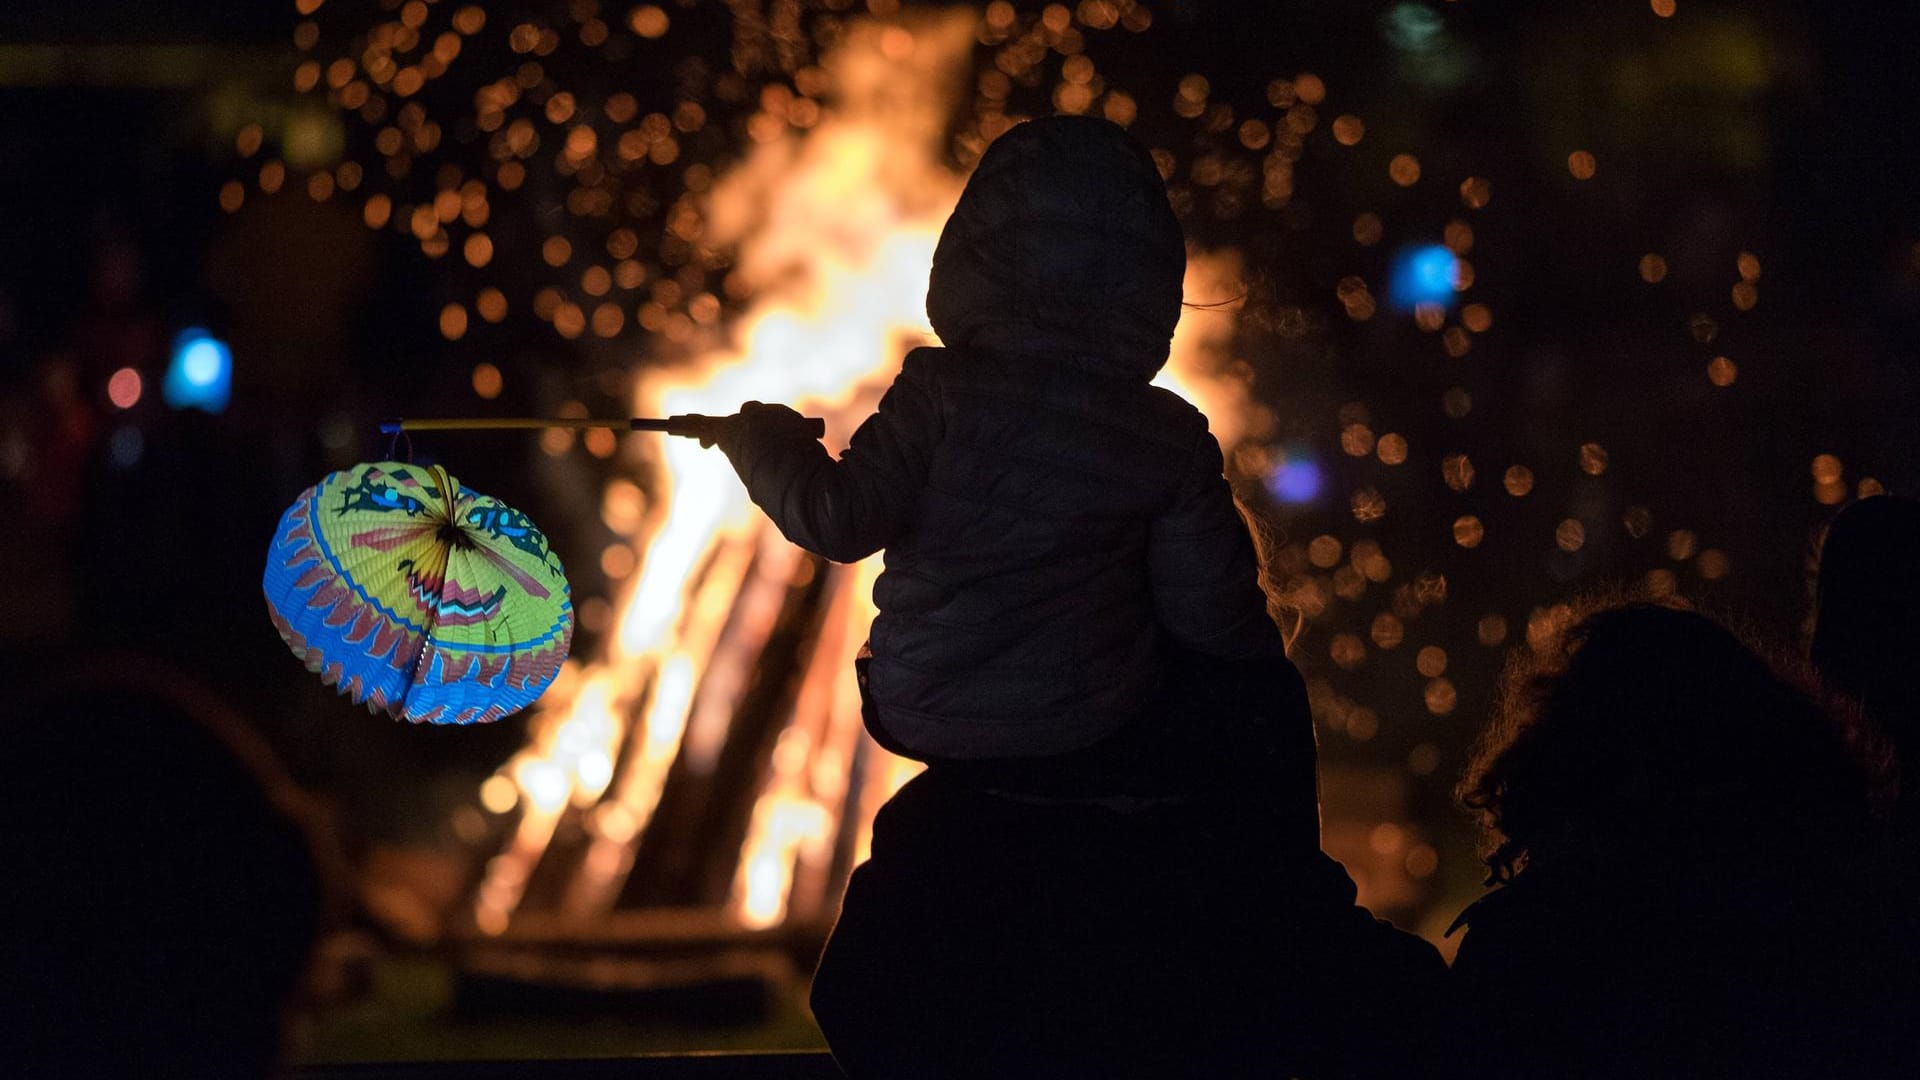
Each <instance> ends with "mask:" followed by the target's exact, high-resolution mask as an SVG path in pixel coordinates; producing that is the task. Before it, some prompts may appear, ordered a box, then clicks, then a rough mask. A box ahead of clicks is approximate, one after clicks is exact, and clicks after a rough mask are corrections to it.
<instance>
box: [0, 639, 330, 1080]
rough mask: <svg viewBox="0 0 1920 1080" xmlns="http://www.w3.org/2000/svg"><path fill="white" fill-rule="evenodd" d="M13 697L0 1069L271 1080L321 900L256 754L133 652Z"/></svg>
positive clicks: (4, 836)
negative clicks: (264, 1078)
mask: <svg viewBox="0 0 1920 1080" xmlns="http://www.w3.org/2000/svg"><path fill="white" fill-rule="evenodd" d="M7 704H8V708H7V709H6V711H5V713H4V716H0V747H5V750H4V752H3V754H4V757H3V759H4V761H5V762H6V768H5V781H4V783H0V821H4V822H5V823H6V824H5V828H4V831H0V867H4V869H0V895H4V896H5V903H4V905H0V910H4V912H5V915H4V921H3V922H0V987H3V988H4V990H3V991H0V993H3V994H4V1004H3V1005H0V1075H4V1076H8V1077H22V1078H28V1077H86V1078H93V1077H121V1076H126V1077H162V1076H164V1077H195V1078H200V1077H212V1078H224V1077H235V1078H241V1077H244V1078H258V1077H262V1076H266V1075H269V1074H270V1073H271V1072H272V1071H273V1069H274V1066H275V1063H276V1062H277V1060H278V1059H279V1056H280V1052H281V1036H282V1024H283V1014H284V1011H285V1009H286V1008H287V1005H288V1003H289V1001H290V1000H291V998H292V997H293V994H294V991H295V988H296V985H297V984H298V983H299V981H300V979H301V977H302V975H303V973H304V971H305V969H306V965H307V961H308V953H309V950H310V948H311V946H312V944H313V941H314V937H315V934H316V929H317V924H318V919H319V917H320V910H321V888H320V878H319V875H318V873H317V870H316V864H315V862H314V857H313V854H312V850H311V849H310V847H309V845H308V840H307V836H306V834H304V833H303V831H302V829H301V827H300V826H299V825H298V824H296V822H295V820H294V819H293V817H291V816H290V815H289V808H290V807H291V806H292V805H293V804H292V803H291V802H290V798H291V796H290V788H289V785H288V782H287V781H286V780H285V778H284V777H283V776H280V775H278V774H277V770H276V769H275V768H274V765H273V762H272V760H271V759H270V757H269V756H268V755H267V754H266V751H265V747H264V744H261V743H259V741H258V739H257V737H249V735H250V733H249V732H248V731H246V730H245V729H244V727H243V725H242V724H241V723H240V721H239V720H238V718H237V717H234V716H232V714H230V713H227V712H226V711H225V710H224V709H222V708H221V707H220V706H219V705H217V704H216V703H214V702H212V701H210V700H209V699H207V698H206V697H205V696H204V695H203V694H201V693H200V692H198V691H196V690H195V689H194V688H192V687H191V686H190V685H188V684H186V683H184V682H182V681H181V680H180V679H179V677H178V676H175V675H173V674H171V673H169V672H166V671H164V670H161V669H158V668H154V667H149V666H147V665H145V664H144V663H142V662H139V661H135V660H132V659H129V658H127V657H118V656H106V657H99V658H97V659H96V663H95V664H94V665H92V666H90V667H89V668H88V669H87V670H85V671H84V672H83V673H80V674H77V675H75V676H71V677H68V678H64V679H60V680H57V681H56V683H55V685H53V686H52V687H51V688H49V689H47V690H45V691H44V692H41V693H38V694H34V695H32V696H30V697H28V698H26V699H25V700H15V701H11V702H9V703H7Z"/></svg>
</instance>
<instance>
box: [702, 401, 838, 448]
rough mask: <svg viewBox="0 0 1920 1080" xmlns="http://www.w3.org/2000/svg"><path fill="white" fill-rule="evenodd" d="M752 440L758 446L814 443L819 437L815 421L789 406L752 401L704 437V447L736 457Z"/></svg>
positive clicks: (704, 434) (725, 418) (716, 425)
mask: <svg viewBox="0 0 1920 1080" xmlns="http://www.w3.org/2000/svg"><path fill="white" fill-rule="evenodd" d="M749 436H751V437H752V438H753V439H754V440H755V441H758V442H767V443H773V442H788V441H806V442H812V441H813V440H814V439H816V438H817V437H818V435H817V434H816V432H815V423H814V421H811V420H808V419H807V418H806V417H804V416H801V415H800V414H799V413H797V412H794V411H793V410H792V409H789V408H787V407H786V406H785V405H763V404H761V403H760V402H758V401H749V402H747V403H746V404H745V405H742V406H740V411H739V412H738V413H736V414H734V415H733V416H726V417H722V418H720V419H719V420H717V421H715V423H714V424H713V427H712V428H711V429H709V430H708V431H706V432H703V433H702V434H701V435H700V445H701V446H716V445H717V446H719V447H720V449H721V450H722V451H724V452H726V453H727V454H732V453H733V452H734V450H735V449H736V448H737V447H739V445H740V444H741V443H742V442H744V441H746V439H747V438H748V437H749Z"/></svg>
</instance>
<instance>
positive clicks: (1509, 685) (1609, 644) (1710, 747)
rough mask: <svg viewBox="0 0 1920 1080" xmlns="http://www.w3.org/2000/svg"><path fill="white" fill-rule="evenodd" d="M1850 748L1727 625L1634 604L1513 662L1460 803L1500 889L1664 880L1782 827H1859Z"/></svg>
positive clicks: (1860, 785)
mask: <svg viewBox="0 0 1920 1080" xmlns="http://www.w3.org/2000/svg"><path fill="white" fill-rule="evenodd" d="M1852 745H1853V744H1852V740H1851V736H1850V733H1849V731H1848V730H1847V729H1846V728H1845V727H1844V726H1843V722H1842V721H1837V720H1836V719H1834V718H1833V717H1832V716H1830V715H1829V714H1828V713H1827V712H1826V711H1824V710H1823V709H1822V708H1821V707H1820V706H1819V705H1818V704H1816V702H1815V701H1814V699H1813V698H1812V697H1811V696H1809V694H1808V693H1807V692H1806V691H1805V690H1804V689H1802V688H1801V686H1799V685H1798V684H1797V683H1796V681H1794V680H1792V679H1790V678H1787V677H1784V676H1783V675H1781V674H1780V673H1777V672H1776V671H1775V669H1774V668H1773V667H1772V666H1771V665H1769V663H1768V662H1767V661H1766V660H1765V659H1763V658H1762V657H1761V656H1760V655H1759V654H1758V653H1756V652H1755V651H1754V650H1753V649H1751V648H1749V647H1748V646H1747V645H1746V644H1744V643H1743V642H1741V640H1740V639H1739V638H1738V637H1736V636H1735V635H1734V634H1733V633H1732V632H1730V631H1729V630H1727V629H1726V628H1725V627H1723V626H1721V625H1720V624H1719V623H1716V622H1714V621H1713V620H1712V619H1709V618H1707V617H1706V616H1704V615H1700V614H1697V613H1695V612H1692V611H1686V610H1681V609H1678V608H1675V607H1668V606H1662V605H1657V604H1651V603H1631V604H1625V605H1621V606H1614V607H1606V608H1602V609H1600V610H1597V611H1593V612H1592V613H1591V614H1587V615H1585V617H1583V618H1580V619H1578V620H1577V621H1576V622H1575V624H1574V625H1573V627H1572V628H1571V629H1570V630H1569V631H1568V632H1567V633H1566V634H1565V635H1564V636H1563V637H1562V638H1561V639H1560V640H1559V641H1557V642H1556V643H1554V644H1553V645H1551V646H1550V647H1549V648H1547V649H1546V650H1544V651H1541V652H1533V651H1530V650H1523V651H1516V653H1515V654H1514V656H1513V658H1512V659H1511V660H1510V661H1509V663H1508V667H1507V670H1506V672H1505V674H1504V676H1503V686H1502V693H1501V700H1500V703H1499V705H1498V707H1497V708H1496V711H1495V715H1494V719H1493V722H1492V724H1491V725H1490V727H1489V728H1488V730H1487V732H1486V733H1485V735H1484V736H1483V737H1482V739H1481V743H1480V745H1479V747H1478V749H1477V751H1476V753H1475V756H1474V760H1473V762H1472V764H1471V765H1470V767H1469V769H1468V772H1467V775H1466V777H1465V779H1464V780H1463V781H1462V782H1461V801H1462V802H1463V803H1465V804H1466V806H1468V807H1469V808H1470V809H1473V810H1475V811H1477V812H1478V814H1479V816H1480V818H1481V823H1482V825H1483V827H1484V828H1485V829H1486V830H1487V832H1488V834H1489V839H1490V841H1491V842H1492V843H1491V851H1490V854H1489V855H1488V858H1487V863H1488V866H1489V867H1490V868H1491V870H1492V877H1493V879H1494V880H1501V881H1504V880H1507V879H1509V878H1511V877H1512V876H1513V874H1514V873H1516V872H1517V871H1519V870H1521V869H1523V868H1524V867H1526V866H1528V865H1533V864H1545V863H1548V862H1550V861H1559V860H1566V861H1570V862H1586V863H1599V864H1603V865H1605V866H1607V867H1609V868H1613V869H1617V870H1618V871H1619V872H1621V873H1625V874H1636V873H1645V874H1647V875H1649V876H1658V874H1659V872H1660V868H1662V867H1672V866H1677V865H1680V864H1681V863H1683V862H1686V861H1691V860H1692V859H1693V858H1694V857H1695V856H1696V855H1697V854H1699V853H1718V852H1721V851H1724V850H1726V849H1728V848H1731V847H1739V846H1743V845H1746V844H1748V843H1750V841H1751V839H1752V838H1754V837H1758V836H1769V835H1774V834H1777V833H1778V832H1780V831H1781V830H1791V831H1794V832H1801V831H1804V830H1814V831H1819V830H1825V829H1844V828H1851V827H1856V826H1858V825H1862V824H1864V823H1865V819H1866V816H1867V813H1868V808H1869V801H1868V791H1869V784H1868V779H1867V775H1866V772H1865V771H1864V770H1863V768H1862V766H1861V765H1860V764H1859V763H1858V762H1857V760H1856V758H1855V755H1854V751H1853V749H1852Z"/></svg>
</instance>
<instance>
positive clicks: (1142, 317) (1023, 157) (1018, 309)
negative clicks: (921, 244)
mask: <svg viewBox="0 0 1920 1080" xmlns="http://www.w3.org/2000/svg"><path fill="white" fill-rule="evenodd" d="M1186 265H1187V252H1186V241H1185V238H1184V237H1183V236H1182V234H1181V232H1180V222H1179V221H1178V220H1177V219H1176V218H1175V217H1174V214H1173V208H1172V206H1170V205H1169V204H1168V202H1167V189H1166V185H1165V183H1164V182H1163V181H1162V180H1161V179H1160V172H1159V169H1158V168H1156V167H1155V166H1154V163H1153V158H1152V157H1151V156H1150V155H1149V154H1148V153H1147V152H1146V151H1145V150H1144V149H1142V148H1141V146H1140V144H1139V143H1137V142H1135V141H1134V140H1133V138H1132V137H1131V136H1129V135H1128V134H1127V133H1126V132H1125V131H1123V130H1122V129H1121V128H1120V127H1119V126H1117V125H1115V124H1112V123H1109V122H1108V121H1106V120H1101V119H1096V118H1093V117H1085V116H1054V117H1048V118H1045V119H1040V120H1030V121H1028V122H1026V123H1024V124H1020V125H1018V126H1016V127H1014V128H1013V129H1012V130H1010V131H1008V132H1007V133H1006V134H1004V135H1002V136H1000V138H998V139H996V140H995V141H994V143H993V145H992V146H990V147H988V148H987V152H986V154H985V156H983V157H982V158H981V159H980V167H979V168H978V169H976V170H975V171H974V174H973V176H972V178H971V179H969V180H968V181H967V186H966V190H965V191H963V192H962V193H961V195H960V204H959V206H957V207H955V208H954V211H953V216H952V217H951V218H949V219H947V225H946V228H945V229H944V230H942V231H941V233H940V245H939V247H938V248H937V249H936V250H935V251H934V256H933V277H932V280H931V282H930V284H929V288H928V289H927V316H928V318H929V319H930V320H931V321H932V323H933V329H934V331H935V332H936V333H938V334H939V335H940V340H941V341H942V342H944V343H945V344H946V345H948V346H949V347H955V348H963V347H969V346H971V347H975V348H982V349H989V350H993V351H999V352H1007V353H1016V354H1033V355H1041V356H1049V357H1059V358H1063V359H1073V360H1075V361H1078V362H1081V363H1085V364H1087V365H1089V366H1093V367H1095V368H1098V369H1101V370H1106V371H1110V372H1111V373H1113V374H1116V375H1129V376H1136V377H1139V378H1143V379H1145V378H1151V377H1152V376H1153V373H1154V372H1156V371H1158V370H1160V366H1161V365H1162V364H1164V363H1166V360H1167V349H1168V346H1169V343H1170V342H1171V340H1172V338H1173V328H1174V325H1175V324H1176V323H1178V322H1179V321H1180V295H1181V284H1182V279H1183V278H1184V277H1185V275H1186Z"/></svg>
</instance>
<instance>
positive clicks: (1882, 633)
mask: <svg viewBox="0 0 1920 1080" xmlns="http://www.w3.org/2000/svg"><path fill="white" fill-rule="evenodd" d="M1808 655H1809V658H1810V659H1811V660H1812V661H1813V665H1814V667H1815V668H1817V669H1818V670H1819V672H1820V678H1821V680H1822V681H1824V682H1825V683H1826V685H1827V686H1829V687H1831V688H1832V689H1834V690H1836V691H1839V692H1840V693H1843V694H1846V695H1848V696H1849V697H1852V698H1855V699H1857V700H1859V701H1860V702H1861V703H1862V704H1863V705H1865V706H1866V709H1867V712H1868V714H1869V715H1870V716H1871V717H1872V718H1873V719H1874V720H1875V721H1876V722H1878V723H1879V724H1880V725H1881V726H1882V727H1883V729H1884V730H1885V731H1886V734H1887V736H1888V737H1889V738H1890V739H1891V740H1892V741H1893V743H1894V746H1895V749H1896V750H1897V752H1898V753H1899V755H1900V760H1901V764H1902V766H1903V768H1902V771H1903V772H1904V773H1906V774H1907V777H1908V780H1907V785H1908V786H1909V787H1912V786H1913V785H1914V784H1915V782H1916V780H1920V730H1916V728H1917V726H1920V502H1915V501H1914V500H1912V499H1902V498H1895V497H1893V496H1891V495H1877V496H1875V497H1873V498H1870V499H1861V500H1860V501H1859V502H1856V503H1854V504H1853V505H1852V506H1849V507H1847V508H1846V509H1845V510H1842V511H1841V512H1840V514H1839V516H1838V517H1836V518H1834V519H1833V525H1832V526H1831V527H1829V528H1828V530H1827V538H1826V541H1825V542H1824V543H1823V544H1822V545H1821V547H1820V578H1819V585H1818V588H1817V591H1816V595H1815V600H1814V629H1813V642H1812V646H1811V648H1810V649H1809V652H1808ZM1902 806H1903V813H1908V814H1910V813H1913V812H1914V808H1915V807H1920V800H1907V799H1903V800H1902Z"/></svg>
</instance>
